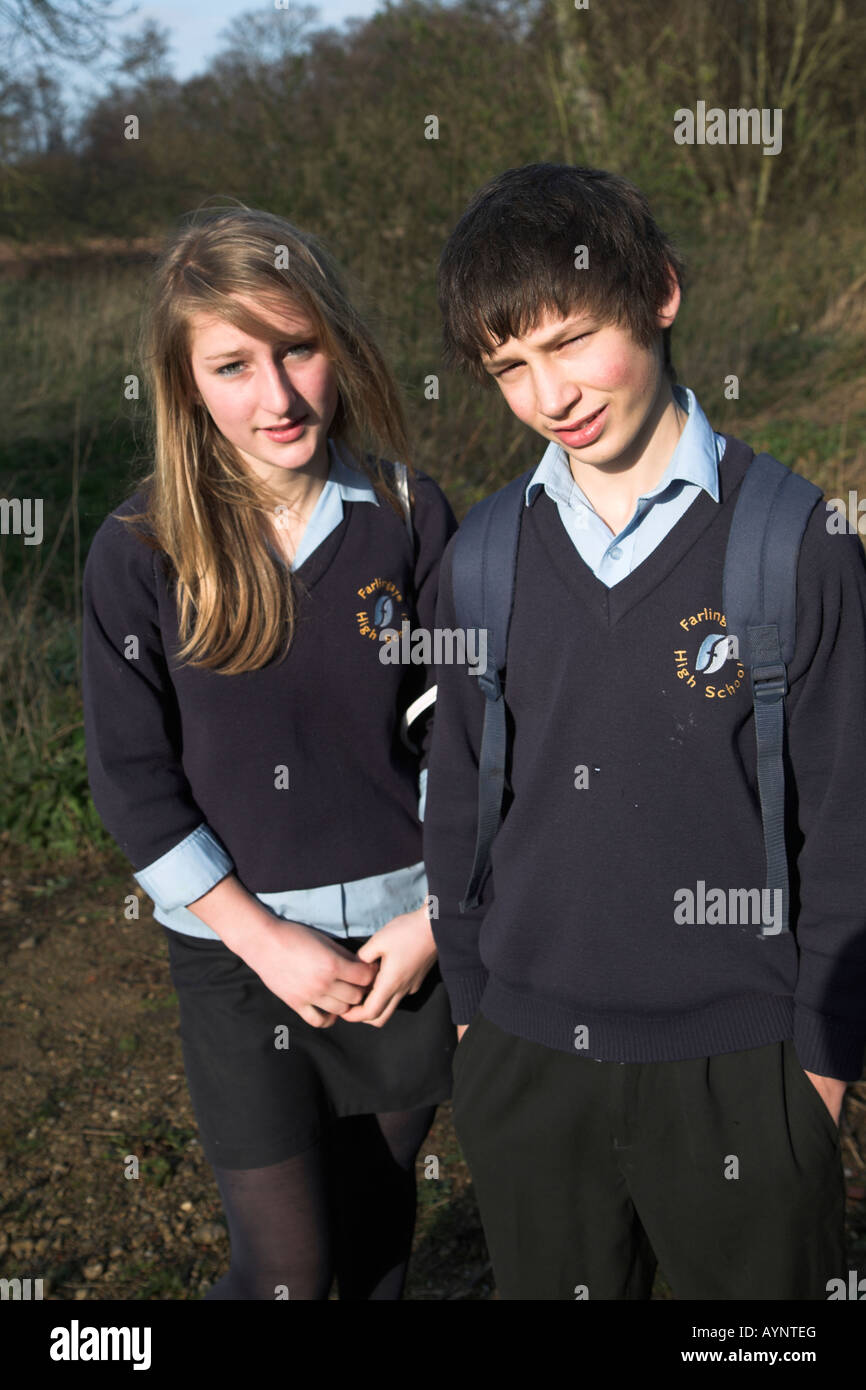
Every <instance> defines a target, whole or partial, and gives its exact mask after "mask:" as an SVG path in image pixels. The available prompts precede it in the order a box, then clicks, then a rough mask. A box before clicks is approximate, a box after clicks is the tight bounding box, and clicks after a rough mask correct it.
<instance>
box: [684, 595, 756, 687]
mask: <svg viewBox="0 0 866 1390" xmlns="http://www.w3.org/2000/svg"><path fill="white" fill-rule="evenodd" d="M678 621H679V626H680V627H681V628H682V630H683V632H684V633H686V634H687V636H686V638H684V639H678V640H679V641H680V643H681V645H679V646H677V647H675V648H674V666H675V669H676V673H677V678H678V679H679V680H681V681H685V683H686V685H687V686H688V687H689V689H690V690H700V689H702V690H703V693H704V698H705V699H707V700H726V699H729V698H730V697H731V696H732V695H736V693H737V691H738V690H739V689H740V686H741V685H742V684H743V683H744V681H745V679H746V672H745V669H744V667H743V664H742V662H741V661H740V655H739V647H738V643H737V639H736V637H733V636H731V635H730V634H729V633H727V632H725V631H719V629H720V628H721V629H724V628H726V627H727V625H728V624H727V619H726V617H725V615H724V613H721V612H719V610H718V609H717V608H702V609H700V611H699V612H697V613H689V614H687V615H686V617H684V618H680V619H679V620H678ZM707 628H709V629H710V630H709V632H707V631H706V629H707ZM728 662H731V663H732V665H730V666H728V669H727V671H723V668H724V667H725V666H726V665H727V663H728ZM718 672H722V674H721V675H720V677H719V680H718V681H712V682H710V681H708V680H707V677H708V676H715V675H716V674H717V673H718Z"/></svg>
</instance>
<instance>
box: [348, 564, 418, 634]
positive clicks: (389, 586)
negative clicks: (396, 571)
mask: <svg viewBox="0 0 866 1390" xmlns="http://www.w3.org/2000/svg"><path fill="white" fill-rule="evenodd" d="M355 593H356V595H357V597H358V598H359V599H360V600H361V601H362V603H363V607H362V608H359V609H357V610H356V612H355V618H356V620H357V623H358V631H359V632H360V634H361V636H362V637H368V638H369V639H370V641H371V642H378V640H379V633H380V631H381V630H382V628H391V627H393V628H399V627H400V624H401V623H402V622H403V620H404V618H405V619H406V620H407V621H408V618H409V610H408V609H407V607H406V600H405V599H404V597H403V594H402V592H401V590H400V589H399V588H398V587H397V585H396V584H395V583H394V582H393V580H391V579H382V578H380V577H378V576H377V577H376V578H375V579H371V580H370V583H369V584H362V585H361V587H360V588H359V589H356V590H355Z"/></svg>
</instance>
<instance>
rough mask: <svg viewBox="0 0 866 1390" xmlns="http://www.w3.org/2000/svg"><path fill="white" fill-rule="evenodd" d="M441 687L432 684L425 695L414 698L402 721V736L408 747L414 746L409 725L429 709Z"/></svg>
mask: <svg viewBox="0 0 866 1390" xmlns="http://www.w3.org/2000/svg"><path fill="white" fill-rule="evenodd" d="M438 689H439V687H438V686H436V685H431V687H430V689H429V690H425V691H424V694H423V695H419V696H418V699H417V700H413V701H412V703H411V705H410V706H409V708H408V709H407V711H406V713H405V714H404V715H403V718H402V720H401V721H400V737H401V739H402V740H403V742H404V743H405V745H406V747H407V748H412V743H411V742H410V739H409V725H410V724H412V723H414V721H415V720H416V719H417V718H418V715H419V714H423V713H424V711H425V709H429V707H430V705H432V704H433V703H434V701H435V699H436V692H437V690H438Z"/></svg>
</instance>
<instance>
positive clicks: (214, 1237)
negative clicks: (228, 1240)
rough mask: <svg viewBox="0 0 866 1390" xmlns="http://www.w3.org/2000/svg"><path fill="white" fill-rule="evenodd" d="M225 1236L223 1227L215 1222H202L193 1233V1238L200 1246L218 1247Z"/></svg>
mask: <svg viewBox="0 0 866 1390" xmlns="http://www.w3.org/2000/svg"><path fill="white" fill-rule="evenodd" d="M224 1235H225V1231H224V1230H223V1228H222V1226H218V1225H217V1224H216V1222H215V1221H202V1222H201V1223H200V1225H198V1226H196V1228H195V1230H194V1231H193V1233H192V1238H193V1240H194V1241H195V1242H196V1243H197V1244H199V1245H216V1244H217V1242H218V1241H220V1240H222V1238H223V1236H224Z"/></svg>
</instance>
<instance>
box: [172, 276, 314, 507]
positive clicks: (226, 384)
mask: <svg viewBox="0 0 866 1390" xmlns="http://www.w3.org/2000/svg"><path fill="white" fill-rule="evenodd" d="M239 302H241V303H245V305H246V307H247V308H249V309H250V310H251V311H252V312H253V313H255V314H256V315H257V317H259V318H261V319H263V320H264V321H265V322H266V323H270V324H273V325H274V327H275V328H278V329H279V330H280V331H281V334H282V335H283V336H281V338H280V341H279V342H278V343H277V344H275V345H274V344H271V343H269V342H267V341H265V339H263V338H251V337H250V336H249V335H248V334H247V333H242V332H241V331H240V329H239V328H235V327H234V325H233V324H231V323H228V322H227V321H226V320H225V319H218V318H211V317H209V316H207V315H205V314H196V315H194V316H193V318H192V320H191V323H190V365H191V368H192V375H193V378H194V381H195V384H196V388H197V390H198V393H199V396H200V398H201V400H202V403H203V404H204V406H205V407H206V409H207V411H208V413H209V414H210V417H211V419H212V420H213V422H214V424H215V425H216V427H217V429H218V430H219V431H220V433H221V434H222V435H224V436H225V438H226V439H227V440H228V441H229V443H231V444H233V445H234V446H235V448H236V449H237V450H238V451H239V453H240V455H241V457H242V458H243V459H244V461H245V462H246V464H247V465H248V467H249V468H251V469H252V471H253V472H254V473H255V474H257V476H258V477H259V478H261V479H262V480H263V481H264V482H267V483H271V484H275V483H277V484H278V482H279V478H278V475H279V474H281V473H282V474H283V475H285V473H287V472H300V473H308V474H311V475H313V476H315V477H320V478H324V477H326V476H327V472H328V449H327V439H328V430H329V429H330V427H331V421H332V420H333V418H334V412H335V411H336V408H337V400H338V392H337V379H336V374H335V372H334V368H333V364H332V363H331V361H330V359H329V358H328V357H326V356H325V353H324V351H323V348H322V346H321V344H320V343H319V342H318V340H317V337H316V332H315V329H314V328H313V325H312V323H311V322H310V320H309V319H308V318H307V317H306V316H305V315H304V314H303V313H302V312H301V311H300V310H293V311H291V312H289V311H286V310H280V311H277V312H273V311H272V312H270V313H268V312H263V311H262V309H261V307H260V306H259V305H256V304H254V303H252V302H251V301H249V300H246V301H244V300H239Z"/></svg>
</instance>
